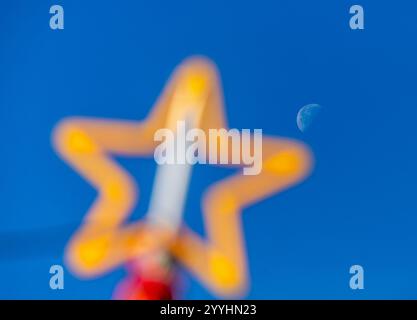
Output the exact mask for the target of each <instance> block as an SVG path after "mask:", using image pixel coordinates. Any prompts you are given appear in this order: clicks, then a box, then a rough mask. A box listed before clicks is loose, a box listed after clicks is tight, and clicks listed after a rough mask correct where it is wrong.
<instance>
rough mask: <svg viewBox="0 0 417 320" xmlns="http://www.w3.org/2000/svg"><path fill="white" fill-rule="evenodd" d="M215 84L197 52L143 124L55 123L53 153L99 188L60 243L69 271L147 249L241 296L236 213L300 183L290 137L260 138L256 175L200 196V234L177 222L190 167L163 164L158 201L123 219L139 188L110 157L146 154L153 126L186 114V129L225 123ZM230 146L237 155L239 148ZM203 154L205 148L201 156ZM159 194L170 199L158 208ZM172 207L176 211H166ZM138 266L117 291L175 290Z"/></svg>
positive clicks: (81, 271)
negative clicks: (139, 216)
mask: <svg viewBox="0 0 417 320" xmlns="http://www.w3.org/2000/svg"><path fill="white" fill-rule="evenodd" d="M220 88H221V86H220V81H219V78H218V75H217V71H216V68H215V67H214V65H213V64H212V63H211V62H210V61H208V60H207V59H204V58H190V59H187V60H186V61H184V62H183V63H182V64H181V65H180V66H179V67H178V68H177V69H176V70H175V72H174V74H173V76H172V78H171V79H170V81H169V83H168V85H167V86H166V88H165V90H164V92H163V94H162V95H161V97H160V98H159V99H158V101H157V103H156V105H155V106H154V108H153V109H152V111H151V113H150V114H149V116H148V117H147V118H146V119H145V120H144V121H141V122H135V121H119V120H104V119H94V118H69V119H65V120H64V121H62V122H61V123H59V124H58V126H57V127H56V129H55V131H54V133H53V143H54V147H55V149H56V151H57V153H58V154H59V155H60V156H61V157H62V159H64V160H65V161H66V162H67V163H68V164H69V165H70V166H72V167H73V168H74V170H76V171H77V172H78V173H79V174H80V175H81V176H82V177H84V178H85V179H86V180H87V181H88V182H89V183H90V184H92V185H93V186H94V187H95V188H96V189H97V191H98V196H97V199H96V200H95V202H94V204H93V205H92V206H91V208H90V209H89V210H88V212H87V214H86V217H85V220H84V224H83V225H81V226H80V228H79V230H78V231H77V232H76V234H74V236H73V237H72V239H71V241H70V243H69V244H68V246H67V251H66V259H67V263H68V265H69V266H70V267H71V269H72V270H73V271H74V272H75V273H76V274H78V275H79V276H80V277H85V278H88V277H94V276H98V275H100V274H103V273H105V272H109V271H110V270H111V269H113V268H115V267H118V266H120V265H121V264H126V263H130V262H132V261H140V260H141V258H143V257H149V255H156V256H158V255H160V254H165V253H169V255H172V256H173V257H174V258H175V260H176V261H177V262H178V264H180V265H181V266H182V267H184V268H185V269H187V270H189V271H190V272H191V273H192V274H193V275H194V276H196V277H197V278H198V279H199V280H200V281H201V282H202V283H203V284H204V285H205V286H206V287H207V288H208V289H209V290H211V291H213V292H214V293H216V294H218V295H221V296H230V295H232V296H238V295H243V294H244V293H245V291H246V289H247V285H248V275H247V262H246V254H245V246H244V241H243V235H242V228H241V218H240V213H241V212H242V210H243V209H244V208H246V207H248V206H250V205H251V204H254V203H256V202H258V201H261V200H262V199H264V198H265V197H269V196H272V195H274V194H276V193H278V192H280V191H282V190H285V189H287V188H289V187H290V186H292V185H294V184H296V183H299V182H300V181H302V180H303V179H304V178H305V177H306V175H307V174H308V173H309V170H310V167H311V158H310V153H309V151H308V149H307V148H306V147H305V146H304V145H303V144H301V143H299V142H295V141H293V140H290V139H283V138H277V137H263V140H262V146H263V149H262V171H261V173H260V174H258V175H251V176H249V175H243V174H242V172H241V170H240V171H239V172H237V173H236V174H234V175H232V176H230V177H227V178H226V179H224V180H222V181H219V182H217V183H215V184H214V185H211V186H210V187H209V188H208V190H207V192H206V193H205V195H204V196H203V199H202V212H203V215H204V222H205V233H206V235H207V239H202V238H201V237H200V236H199V235H197V234H196V233H195V232H193V231H192V230H190V229H189V228H187V226H185V225H184V224H183V223H181V222H182V210H183V209H182V205H183V199H182V200H181V199H179V200H175V199H176V198H181V197H182V198H184V197H185V196H184V194H183V191H184V190H186V189H187V186H188V185H187V180H186V177H187V176H188V175H189V174H190V172H191V171H190V168H187V167H183V168H182V169H181V170H182V172H183V173H182V177H174V173H175V172H177V170H175V171H173V170H170V171H169V172H168V173H167V172H165V173H164V171H165V168H160V170H158V173H157V179H156V180H157V181H158V179H159V177H160V176H162V177H163V178H161V179H162V180H163V181H165V182H161V183H160V182H157V188H156V189H157V190H154V192H153V195H155V197H153V199H159V200H158V201H156V204H155V203H153V205H152V204H151V206H150V212H149V214H148V216H147V217H148V218H147V219H145V220H143V221H137V222H134V223H131V224H125V221H126V219H127V218H128V216H129V215H130V214H131V213H132V211H133V210H134V208H135V206H136V202H137V197H138V187H137V185H136V183H135V181H134V180H133V178H132V176H131V175H130V174H129V173H128V172H127V171H125V170H124V169H123V168H122V167H121V166H120V165H119V164H118V163H117V162H115V161H114V160H113V159H112V155H127V156H137V157H147V156H152V155H153V153H154V150H155V148H156V147H157V145H158V142H155V140H154V134H155V132H156V131H157V130H158V129H160V128H174V124H176V123H177V122H178V121H188V125H189V126H190V127H198V128H201V129H202V130H204V131H205V132H207V131H208V130H209V129H212V128H213V129H220V128H225V129H227V122H226V119H225V115H224V110H223V99H222V94H221V89H220ZM190 119H191V120H190ZM220 140H221V141H220V145H222V143H227V141H226V140H227V137H226V138H225V139H223V140H222V139H220ZM237 147H239V151H238V152H239V154H241V152H240V146H237ZM233 148H235V146H234V145H233V146H230V144H229V145H228V147H227V148H220V149H219V150H217V151H218V153H217V155H219V156H221V153H226V154H227V155H229V156H228V159H231V158H232V157H231V156H230V155H231V154H232V153H233V151H236V150H234V149H233ZM210 152H211V150H209V149H207V152H206V157H208V156H209V153H210ZM234 166H235V167H236V165H234ZM167 177H169V178H167ZM170 179H173V180H170ZM166 181H176V182H175V183H174V182H171V183H170V184H169V183H167V182H166ZM166 188H168V189H169V190H168V191H164V192H165V193H167V195H166V196H164V195H162V196H158V195H157V194H158V193H161V192H160V190H161V189H164V190H165V189H166ZM178 190H180V191H181V190H183V191H181V192H179V191H178ZM171 194H176V196H175V197H171V196H170V195H171ZM160 199H165V201H169V202H170V203H174V204H173V205H170V206H169V208H165V207H164V206H163V204H164V200H160ZM151 202H152V200H151ZM171 207H175V208H173V210H170V208H171ZM160 210H162V211H164V212H160ZM166 210H167V211H166ZM157 211H159V213H158V212H157ZM260 223H262V221H260ZM155 268H156V267H155ZM138 272H139V273H138V274H136V272H133V273H131V278H129V277H128V280H126V281H127V282H126V283H124V284H122V285H120V286H119V288H118V293H117V294H116V296H117V297H122V298H123V297H124V298H144V297H145V298H162V297H163V298H165V297H168V296H170V295H171V296H172V294H171V293H170V290H169V289H168V288H167V287H165V284H164V283H163V281H161V279H160V278H158V280H157V281H156V282H155V280H154V279H153V280H152V277H150V278H148V275H149V274H148V273H141V268H139V271H138ZM135 286H136V287H135ZM123 288H124V289H123ZM132 288H139V290H137V291H135V289H133V290H132ZM123 290H124V293H123V292H122V291H123Z"/></svg>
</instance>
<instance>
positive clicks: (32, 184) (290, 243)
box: [0, 0, 417, 299]
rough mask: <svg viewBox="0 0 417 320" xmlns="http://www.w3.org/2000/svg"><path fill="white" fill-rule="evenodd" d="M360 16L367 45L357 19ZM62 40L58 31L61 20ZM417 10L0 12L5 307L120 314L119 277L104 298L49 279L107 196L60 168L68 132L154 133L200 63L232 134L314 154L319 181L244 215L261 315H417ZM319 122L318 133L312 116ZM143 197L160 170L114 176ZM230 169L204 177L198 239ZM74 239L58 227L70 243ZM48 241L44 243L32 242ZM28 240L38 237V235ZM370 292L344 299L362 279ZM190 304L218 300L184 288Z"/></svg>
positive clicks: (370, 4)
mask: <svg viewBox="0 0 417 320" xmlns="http://www.w3.org/2000/svg"><path fill="white" fill-rule="evenodd" d="M356 3H360V4H362V5H363V7H364V8H365V30H363V31H352V30H350V28H349V18H350V15H349V7H350V6H351V5H353V4H356ZM53 4H60V5H62V6H63V7H64V10H65V29H64V30H63V31H52V30H51V29H50V28H49V17H50V15H49V7H50V6H51V5H53ZM416 12H417V3H414V2H412V1H404V0H403V1H396V2H395V3H393V2H389V1H368V0H361V1H355V2H352V1H345V0H340V1H326V0H317V1H316V0H315V1H311V0H291V1H290V0H287V1H282V0H280V1H276V0H275V1H273V0H271V1H256V2H253V1H227V2H225V1H220V0H210V1H161V0H159V1H158V0H156V1H133V0H132V1H127V0H126V1H106V2H104V1H93V0H91V1H81V0H71V1H59V2H54V1H43V0H40V1H23V0H14V1H2V2H1V4H0V119H1V125H0V135H1V137H2V139H3V143H2V144H1V147H0V150H1V152H0V155H1V157H0V166H1V168H2V175H1V178H0V200H1V206H0V208H1V209H0V250H1V251H0V298H48V299H73V298H80V299H81V298H90V299H91V298H93V299H94V298H103V299H106V298H109V297H110V296H111V293H112V290H113V288H114V285H115V284H116V283H117V282H118V281H119V280H120V279H121V278H122V277H123V275H124V271H123V269H122V268H121V269H118V270H115V271H114V272H113V273H110V274H108V275H105V276H103V277H100V278H97V279H95V280H91V281H81V280H79V279H77V278H75V277H73V276H72V275H71V273H70V271H69V270H66V273H65V290H62V291H52V290H50V289H49V277H50V275H49V273H48V271H49V267H50V266H51V265H52V264H61V263H63V262H62V252H63V247H64V245H65V243H66V241H67V240H68V237H69V236H70V235H71V233H72V231H73V229H75V228H76V226H77V224H78V223H79V221H80V220H81V219H82V217H83V215H84V214H85V212H86V210H87V208H88V207H89V205H90V204H91V202H92V201H93V199H94V197H95V192H94V190H93V189H92V188H91V187H90V186H89V185H87V183H86V182H85V181H84V180H82V179H81V178H80V177H79V176H78V175H77V174H76V173H75V172H73V171H72V170H71V169H70V168H69V167H68V166H67V165H66V164H65V163H64V162H62V161H61V160H60V159H59V158H58V157H57V156H56V155H55V153H54V152H53V150H52V148H51V144H50V134H51V130H52V128H53V127H54V125H55V124H56V123H57V122H58V121H59V120H60V119H62V118H64V117H67V116H72V115H81V116H94V117H103V118H120V119H132V120H137V119H142V118H144V117H145V115H146V114H147V113H148V111H149V110H150V108H151V107H152V105H153V103H154V101H155V99H156V98H157V97H158V95H159V93H160V92H161V90H162V88H163V86H164V84H165V82H166V80H167V78H168V76H169V75H170V73H171V72H172V70H173V69H174V67H175V66H176V65H177V64H178V63H180V62H181V61H182V60H183V59H184V58H186V57H188V56H190V55H194V54H201V55H205V56H207V57H209V58H211V59H212V60H213V61H214V62H215V63H216V64H217V66H218V68H219V70H220V73H221V77H222V83H223V90H224V96H225V104H226V112H227V117H228V119H229V125H230V126H231V127H234V128H262V129H263V131H264V133H265V134H269V135H276V136H284V137H292V138H295V139H299V140H301V141H304V142H305V143H306V144H308V145H309V146H310V148H311V149H312V151H313V153H314V157H315V161H316V164H315V168H314V171H313V173H312V175H311V176H310V177H309V178H308V179H307V180H306V181H305V182H303V183H302V184H300V185H298V186H297V187H294V188H292V189H290V190H287V191H285V192H284V193H282V194H279V195H277V196H275V197H271V198H269V199H267V200H265V201H263V202H261V203H258V204H256V205H254V206H253V207H250V208H248V209H247V210H246V211H245V212H244V214H243V223H244V230H245V239H246V243H247V249H248V256H249V267H250V274H251V282H252V283H251V289H250V292H249V294H248V296H247V297H248V298H254V299H262V298H270V299H279V298H303V299H304V298H352V299H363V298H417V293H416V292H417V252H416V250H415V247H416V245H417V232H416V230H417V228H416V227H417V215H416V213H417V201H416V200H415V192H416V190H417V188H416V186H417V182H416V181H417V180H416V179H417V170H416V167H415V165H416V163H417V161H416V160H417V159H416V158H417V151H416V146H417V141H416V137H417V127H416V125H415V121H416V119H417V111H416V110H417V91H416V76H417V42H416V41H415V39H416V38H417V20H416V19H415V15H416ZM309 103H318V104H320V105H322V106H323V109H322V112H321V113H320V115H319V116H318V117H317V118H316V119H315V121H314V123H313V125H312V127H311V128H310V129H309V130H308V131H306V132H305V133H301V132H300V131H299V130H298V129H297V126H296V114H297V111H298V110H299V108H301V107H302V106H303V105H306V104H309ZM118 160H119V161H120V162H121V163H122V164H123V165H124V166H125V167H126V168H127V169H128V170H129V171H130V172H131V173H132V174H133V175H134V176H135V177H137V180H138V182H139V184H140V185H141V186H142V201H141V202H140V204H139V205H138V208H137V209H136V210H135V213H134V217H135V218H140V217H141V216H142V215H143V214H144V213H145V211H146V208H147V205H148V203H147V201H148V200H149V193H150V186H151V184H152V181H153V175H154V171H155V165H154V163H153V161H152V160H144V159H125V158H120V159H118ZM231 173H233V171H232V170H230V169H218V168H213V167H207V166H197V167H196V168H195V170H194V173H193V177H192V181H191V188H190V190H191V192H190V193H189V199H188V202H187V207H186V213H185V215H186V219H187V223H188V224H189V225H191V226H192V227H193V228H194V229H195V230H197V231H198V232H200V233H203V226H202V221H201V212H200V211H199V210H200V209H199V201H200V197H201V192H203V190H204V189H205V188H206V187H207V186H208V185H209V184H211V183H213V182H215V181H217V180H219V179H221V178H223V177H225V176H227V175H229V174H231ZM57 226H61V227H59V228H58V227H57ZM43 228H45V230H47V231H46V232H45V233H44V234H43V237H37V236H36V233H35V235H33V230H41V229H43ZM31 232H32V233H31ZM353 264H360V265H362V266H363V267H364V269H365V289H364V290H362V291H352V290H351V289H350V288H349V277H350V275H349V267H350V266H351V265H353ZM183 278H184V295H183V297H184V298H192V299H199V298H213V296H211V295H210V293H209V292H208V291H206V290H205V289H204V288H203V287H201V286H200V285H199V283H197V282H196V281H195V280H194V279H193V278H192V277H191V276H190V275H188V274H187V273H186V272H184V274H183Z"/></svg>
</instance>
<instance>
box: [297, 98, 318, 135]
mask: <svg viewBox="0 0 417 320" xmlns="http://www.w3.org/2000/svg"><path fill="white" fill-rule="evenodd" d="M321 108H322V107H321V106H320V105H319V104H316V103H312V104H308V105H306V106H304V107H302V108H301V109H300V110H299V111H298V113H297V127H298V129H300V131H301V132H305V131H306V130H307V129H308V128H309V127H310V125H311V123H312V122H313V120H314V118H315V117H316V116H317V114H318V113H319V112H320V110H321Z"/></svg>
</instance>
